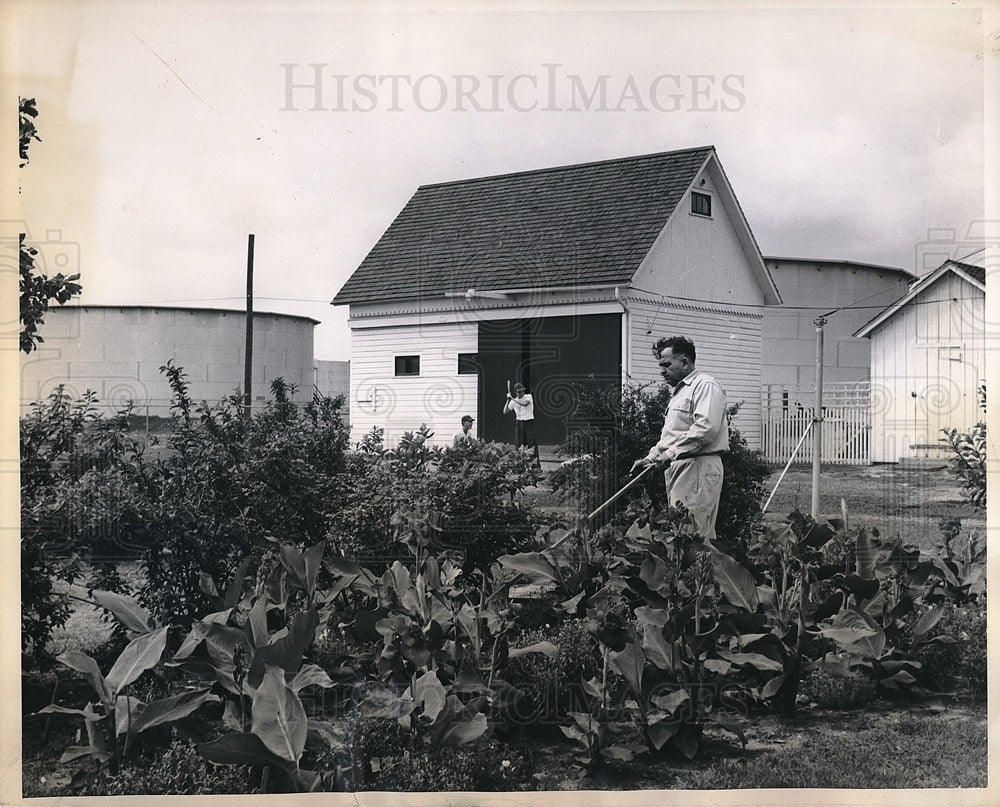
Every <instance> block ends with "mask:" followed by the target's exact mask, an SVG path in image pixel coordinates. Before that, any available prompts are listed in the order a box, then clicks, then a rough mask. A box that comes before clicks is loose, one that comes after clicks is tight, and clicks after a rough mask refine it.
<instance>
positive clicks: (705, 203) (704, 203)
mask: <svg viewBox="0 0 1000 807" xmlns="http://www.w3.org/2000/svg"><path fill="white" fill-rule="evenodd" d="M691 212H692V213H694V214H695V215H696V216H709V217H710V216H711V215H712V197H711V196H709V195H708V194H707V193H698V191H691Z"/></svg>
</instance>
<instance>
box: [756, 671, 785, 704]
mask: <svg viewBox="0 0 1000 807" xmlns="http://www.w3.org/2000/svg"><path fill="white" fill-rule="evenodd" d="M784 683H785V676H784V674H781V675H776V676H774V678H772V679H770V680H769V681H768V682H767V683H766V684H764V686H763V688H762V689H761V691H760V697H761V699H762V700H766V699H767V698H773V697H774V696H775V695H777V694H778V690H779V689H781V687H782V685H783V684H784Z"/></svg>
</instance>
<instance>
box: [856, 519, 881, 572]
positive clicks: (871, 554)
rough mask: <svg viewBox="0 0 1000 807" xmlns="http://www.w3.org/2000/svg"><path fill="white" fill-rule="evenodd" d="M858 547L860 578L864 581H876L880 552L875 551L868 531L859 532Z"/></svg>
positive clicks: (857, 565)
mask: <svg viewBox="0 0 1000 807" xmlns="http://www.w3.org/2000/svg"><path fill="white" fill-rule="evenodd" d="M856 547H857V548H856V553H857V564H856V567H857V572H858V577H860V578H862V579H863V580H874V579H875V561H876V560H877V559H878V551H877V550H876V549H875V544H874V543H873V542H872V539H871V536H870V535H869V534H868V530H859V531H858V537H857V541H856Z"/></svg>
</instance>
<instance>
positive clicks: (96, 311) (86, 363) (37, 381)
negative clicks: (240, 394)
mask: <svg viewBox="0 0 1000 807" xmlns="http://www.w3.org/2000/svg"><path fill="white" fill-rule="evenodd" d="M315 325H316V321H315V320H312V319H309V318H307V317H298V316H290V315H285V314H267V313H255V314H254V342H253V354H254V355H253V377H252V394H253V398H254V403H255V405H256V404H259V403H262V402H263V401H264V400H266V399H268V398H269V397H270V385H271V381H272V380H273V379H275V378H279V377H280V378H283V379H284V380H285V381H286V382H287V383H289V384H294V385H296V386H297V387H298V389H297V392H296V400H300V401H308V400H310V399H311V397H312V388H313V328H314V326H315ZM41 333H42V336H43V337H44V339H45V341H44V342H43V343H42V344H41V345H40V346H39V348H38V350H36V351H34V352H32V353H31V354H30V355H26V356H22V357H21V403H22V408H24V407H26V406H27V405H28V404H29V403H30V402H31V401H35V400H40V399H43V398H45V397H47V396H48V395H49V393H51V391H52V390H53V389H54V388H55V387H56V386H57V385H58V384H60V383H61V384H64V385H65V387H66V389H67V390H68V391H69V392H70V393H71V394H73V395H74V396H76V395H80V394H82V393H83V392H84V391H85V390H87V389H91V390H94V391H95V392H96V393H97V395H98V399H99V402H100V403H101V404H102V405H104V406H106V407H109V408H112V409H117V408H119V407H121V406H122V405H124V404H125V403H126V402H127V401H128V400H130V399H131V400H133V401H135V404H136V407H135V412H136V413H137V414H147V412H148V414H150V415H158V416H166V415H168V414H169V406H170V399H171V393H170V388H169V385H168V384H167V381H166V377H165V376H164V375H163V374H162V373H161V372H160V369H159V368H160V367H161V366H162V365H165V364H166V363H167V361H168V360H171V359H172V360H173V362H174V364H176V365H179V366H181V367H183V368H184V372H185V373H186V374H187V380H188V382H189V385H190V386H189V391H190V395H191V397H192V398H193V399H194V400H196V401H199V402H200V401H201V400H206V401H208V402H209V403H215V402H217V401H219V400H221V399H222V398H225V397H227V396H229V395H231V394H232V393H233V392H234V391H235V390H237V389H240V390H242V388H243V375H244V367H243V355H244V351H245V344H246V342H245V340H246V316H245V314H244V313H243V312H240V311H222V310H216V309H197V308H158V307H138V306H136V307H133V306H122V307H115V306H89V305H83V306H66V307H62V308H60V307H57V308H54V309H51V310H50V311H49V312H48V313H47V314H46V316H45V324H44V325H43V326H42V328H41Z"/></svg>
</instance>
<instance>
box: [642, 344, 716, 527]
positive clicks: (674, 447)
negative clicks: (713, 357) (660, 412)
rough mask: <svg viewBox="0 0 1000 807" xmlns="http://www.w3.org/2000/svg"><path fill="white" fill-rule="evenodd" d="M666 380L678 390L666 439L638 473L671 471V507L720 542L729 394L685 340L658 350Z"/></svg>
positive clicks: (663, 433) (662, 438)
mask: <svg viewBox="0 0 1000 807" xmlns="http://www.w3.org/2000/svg"><path fill="white" fill-rule="evenodd" d="M653 355H655V356H656V359H657V363H658V364H659V365H660V375H662V376H663V378H664V379H665V380H666V382H667V383H668V384H669V385H670V386H671V387H672V388H673V389H672V395H671V397H670V403H669V404H668V405H667V413H666V417H664V419H663V430H662V431H661V432H660V439H659V441H658V442H657V443H656V445H654V446H653V447H652V448H651V449H650V450H649V453H648V454H647V455H646V456H645V457H642V458H641V459H638V460H636V461H635V463H634V464H633V465H632V473H635V472H636V471H638V470H640V469H642V468H645V467H647V466H649V465H666V469H665V471H664V481H665V483H666V486H667V501H668V502H669V503H670V504H671V505H673V504H676V503H678V502H680V503H681V504H683V505H684V506H685V507H686V508H687V509H688V512H689V513H691V516H692V517H693V519H694V524H695V528H696V529H697V531H698V534H699V535H701V536H702V538H704V539H705V540H707V541H709V542H711V541H713V540H714V539H715V519H716V516H717V515H718V513H719V496H720V494H721V493H722V455H723V454H725V453H726V452H727V451H729V420H728V417H727V413H726V408H727V407H726V393H725V391H724V390H723V389H722V386H721V385H720V384H719V382H718V381H716V380H715V379H714V378H712V377H711V376H710V375H707V374H706V373H703V372H701V371H700V370H698V369H697V368H696V367H695V347H694V343H693V342H692V341H691V340H690V339H687V338H686V337H683V336H671V337H669V338H665V339H660V340H658V341H657V342H656V344H655V345H653Z"/></svg>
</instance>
